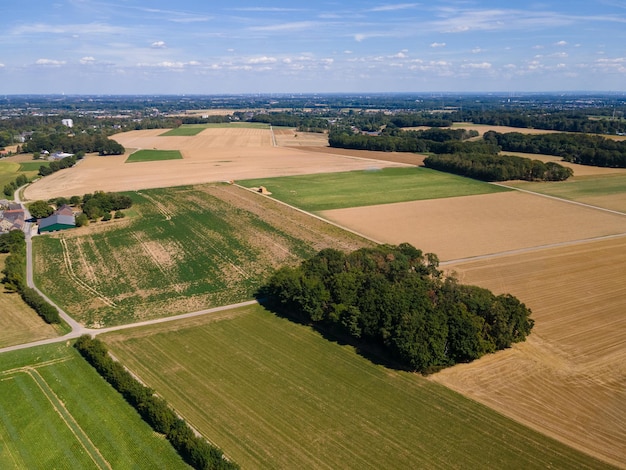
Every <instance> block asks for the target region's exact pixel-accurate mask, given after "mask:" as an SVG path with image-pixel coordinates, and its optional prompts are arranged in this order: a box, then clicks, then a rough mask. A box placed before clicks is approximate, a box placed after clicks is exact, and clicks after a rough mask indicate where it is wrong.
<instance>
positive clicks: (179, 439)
mask: <svg viewBox="0 0 626 470" xmlns="http://www.w3.org/2000/svg"><path fill="white" fill-rule="evenodd" d="M74 346H75V347H76V349H77V350H78V351H79V352H80V354H81V355H82V356H83V357H84V358H85V359H86V360H87V361H88V362H89V363H90V364H91V365H92V366H93V367H94V368H95V369H96V370H97V371H98V373H99V374H100V375H101V376H102V377H104V379H105V380H106V381H107V382H109V383H110V384H111V385H112V386H113V388H115V389H116V390H117V391H118V392H119V393H121V394H122V396H123V397H124V399H125V400H126V401H127V402H128V403H130V404H131V405H132V406H133V407H134V408H135V409H136V410H137V411H138V412H139V414H140V415H141V417H142V418H143V419H144V420H145V421H146V422H147V423H148V424H149V425H150V426H151V427H152V429H154V430H155V431H156V432H158V433H161V434H164V435H165V437H166V438H167V440H168V441H169V442H170V443H171V444H172V446H173V447H174V448H175V449H176V451H177V452H178V453H179V455H180V456H181V457H182V458H183V460H184V461H185V462H187V463H188V464H189V465H191V466H192V467H193V468H196V469H221V470H228V469H236V468H239V466H238V465H237V464H235V463H233V462H230V461H228V460H226V459H225V458H224V454H223V453H222V451H221V450H220V449H219V448H217V447H216V446H214V445H212V444H209V443H208V442H207V441H206V440H205V439H203V438H202V437H199V436H196V435H195V433H194V432H193V430H192V429H191V428H190V427H189V426H188V425H187V423H186V422H185V421H184V420H183V419H182V418H179V417H178V416H177V415H176V413H175V412H174V411H173V410H172V409H171V408H170V407H169V406H168V405H167V402H166V401H165V400H163V399H162V398H159V397H158V396H156V395H155V394H154V390H152V389H150V388H148V387H146V386H144V385H142V384H141V383H140V382H138V381H137V380H136V379H135V378H134V377H133V376H132V375H131V374H130V373H129V372H128V371H127V370H126V369H125V368H124V366H122V365H121V364H120V363H119V362H116V361H114V360H113V359H112V358H111V356H110V355H109V354H108V351H107V348H106V346H105V345H104V343H102V342H101V341H99V340H97V339H95V338H91V336H89V335H84V336H81V337H80V338H78V339H77V340H76V343H75V344H74Z"/></svg>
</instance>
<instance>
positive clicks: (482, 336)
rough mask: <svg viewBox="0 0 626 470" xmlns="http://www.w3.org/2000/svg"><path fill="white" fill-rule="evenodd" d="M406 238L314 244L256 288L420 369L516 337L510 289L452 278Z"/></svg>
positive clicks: (278, 304)
mask: <svg viewBox="0 0 626 470" xmlns="http://www.w3.org/2000/svg"><path fill="white" fill-rule="evenodd" d="M438 265H439V262H438V259H437V257H436V256H435V255H433V254H423V253H422V251H421V250H418V249H416V248H415V247H413V246H411V245H410V244H408V243H404V244H401V245H399V246H390V245H382V246H379V247H376V248H364V249H360V250H357V251H355V252H352V253H350V254H344V253H342V252H340V251H337V250H333V249H325V250H322V251H320V252H319V253H318V254H317V255H315V256H314V257H313V258H311V259H309V260H307V261H304V262H302V263H301V264H300V266H298V267H295V268H293V267H283V268H281V269H279V270H278V271H276V273H275V274H273V275H272V277H271V278H270V279H269V281H268V283H267V284H266V285H265V286H264V287H263V288H262V289H261V290H260V291H259V295H260V296H263V297H264V298H266V299H269V305H270V307H271V308H274V309H275V310H277V311H279V312H281V313H283V314H284V315H286V316H289V317H293V318H295V319H297V320H299V321H302V322H305V323H312V324H314V325H316V326H318V327H320V328H322V329H324V330H325V331H328V332H330V333H332V334H336V335H337V336H338V337H341V338H347V339H348V340H349V341H350V342H352V343H354V344H355V345H357V346H358V347H361V348H364V349H368V350H377V351H383V354H385V355H387V356H389V357H391V358H392V359H393V360H394V361H396V363H397V364H400V365H401V366H402V367H405V368H407V369H410V370H416V371H419V372H422V373H430V372H434V371H437V370H439V369H441V368H443V367H447V366H450V365H453V364H455V363H458V362H468V361H472V360H474V359H476V358H479V357H481V356H482V355H484V354H486V353H490V352H493V351H496V350H498V349H503V348H508V347H509V346H511V344H512V343H515V342H518V341H523V340H524V339H525V338H526V336H527V335H528V334H529V333H530V330H531V328H532V327H533V320H532V319H530V313H531V312H530V310H529V309H528V308H526V306H525V305H524V304H522V303H521V302H520V301H519V300H518V299H516V298H515V297H513V296H511V295H508V294H506V295H498V296H496V295H494V294H493V293H491V292H490V291H488V290H486V289H482V288H479V287H474V286H466V285H461V284H459V283H457V282H456V281H455V280H454V279H453V278H450V277H445V276H444V275H443V273H442V272H441V271H440V270H439V269H438Z"/></svg>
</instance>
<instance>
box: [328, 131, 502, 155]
mask: <svg viewBox="0 0 626 470" xmlns="http://www.w3.org/2000/svg"><path fill="white" fill-rule="evenodd" d="M477 135H478V133H477V132H476V131H467V130H465V129H428V130H422V131H403V130H400V129H397V128H395V129H392V128H390V129H385V130H384V131H383V132H381V133H380V135H376V136H371V135H364V134H360V133H355V132H354V131H352V129H350V128H346V127H335V128H333V129H332V130H331V131H330V133H329V135H328V144H329V145H330V146H331V147H336V148H348V149H355V150H374V151H382V152H432V153H453V152H456V151H458V150H459V149H463V148H466V147H467V148H469V147H471V148H473V149H474V150H475V151H476V149H477V148H478V147H483V146H485V144H484V143H482V142H464V141H466V140H467V139H470V138H472V137H475V136H477ZM494 150H495V148H493V149H492V148H489V149H486V151H494Z"/></svg>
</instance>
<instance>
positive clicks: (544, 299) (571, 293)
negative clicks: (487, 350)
mask: <svg viewBox="0 0 626 470" xmlns="http://www.w3.org/2000/svg"><path fill="white" fill-rule="evenodd" d="M583 220H584V219H583ZM624 266H626V237H624V236H622V237H615V238H609V239H606V240H598V241H593V242H586V243H579V244H573V245H570V246H564V247H558V248H552V249H549V250H539V251H535V252H532V253H525V254H518V255H512V256H505V257H498V258H490V259H484V260H479V261H470V262H464V263H453V264H450V265H446V266H445V267H446V269H447V270H449V271H454V272H456V273H457V277H458V278H459V280H460V281H461V282H463V283H471V284H476V285H479V286H481V287H485V288H488V289H490V290H492V291H494V292H495V293H504V292H508V293H511V294H513V295H515V296H516V297H518V298H519V299H522V300H523V301H524V303H525V304H526V305H527V306H528V307H530V308H531V309H532V311H533V314H532V316H533V318H534V319H535V327H534V329H533V333H532V334H531V335H530V336H529V338H528V340H527V341H526V342H524V343H519V344H516V345H514V346H513V347H512V348H511V349H508V350H505V351H500V352H498V353H496V354H492V355H489V356H485V357H483V358H481V359H479V360H478V361H474V362H473V363H471V364H461V365H457V366H455V367H452V368H449V369H446V370H444V371H441V372H439V373H437V374H435V375H433V376H432V379H433V380H434V381H436V382H438V383H441V384H443V385H445V386H447V387H450V388H452V389H453V390H456V391H458V392H460V393H462V394H464V395H466V396H468V397H469V398H471V399H473V400H476V401H478V402H480V403H483V404H485V405H487V406H489V407H490V408H493V409H495V410H497V411H499V412H501V413H503V414H504V415H506V416H509V417H511V418H513V419H515V420H516V421H519V422H521V423H524V424H526V425H528V426H531V427H532V428H534V429H537V430H538V431H540V432H542V433H544V434H546V435H548V436H552V437H555V438H557V439H559V440H560V441H562V442H565V443H567V444H569V445H571V446H574V447H577V448H579V449H581V450H583V451H585V452H587V453H589V454H591V455H595V456H597V457H599V458H602V459H604V460H606V461H608V462H611V463H613V464H614V465H616V466H618V467H621V468H625V467H626V347H625V346H624V345H626V315H624V312H626V270H624Z"/></svg>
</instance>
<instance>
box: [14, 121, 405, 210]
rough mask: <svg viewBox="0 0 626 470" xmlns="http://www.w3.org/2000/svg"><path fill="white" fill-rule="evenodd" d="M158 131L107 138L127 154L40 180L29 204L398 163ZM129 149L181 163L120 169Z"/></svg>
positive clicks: (267, 133)
mask: <svg viewBox="0 0 626 470" xmlns="http://www.w3.org/2000/svg"><path fill="white" fill-rule="evenodd" d="M162 133H163V129H151V130H144V131H130V132H125V133H122V134H117V135H115V136H112V138H113V139H114V140H116V141H118V142H119V143H120V144H122V145H123V146H124V147H125V148H126V149H127V154H125V155H119V156H106V157H101V156H97V155H87V156H86V157H85V158H84V159H83V160H81V162H80V164H79V165H76V166H75V167H73V168H68V169H66V170H63V171H59V172H56V173H54V174H52V175H49V176H46V177H45V178H42V179H40V180H39V181H37V182H36V183H34V184H32V185H30V186H29V187H28V188H26V190H25V192H24V193H25V194H24V196H25V198H27V199H29V200H37V199H43V200H48V199H50V198H53V197H58V196H65V197H71V196H73V195H77V194H78V195H82V194H86V193H93V192H94V191H95V190H101V191H134V190H138V189H148V188H163V187H169V186H181V185H185V184H201V183H209V182H217V181H232V180H241V179H250V178H266V177H273V176H285V175H301V174H310V173H330V172H336V171H351V170H364V169H367V168H371V167H373V166H376V167H379V168H383V167H399V166H403V164H402V163H396V162H390V161H384V160H380V161H378V160H375V158H376V156H377V155H371V156H370V158H367V157H355V156H350V155H340V154H337V153H333V152H327V153H324V152H311V151H309V150H307V149H304V148H302V149H300V148H288V147H278V146H274V139H273V134H272V131H271V130H270V129H268V128H246V127H241V126H239V127H238V126H230V125H229V127H228V128H224V127H217V128H206V129H204V130H203V131H202V132H201V133H200V134H198V135H196V136H187V137H185V136H178V137H177V136H173V137H171V136H170V137H164V136H160V135H159V134H162ZM133 149H154V150H179V151H180V153H181V154H182V156H183V158H182V159H180V160H166V161H160V162H151V163H150V165H125V164H124V162H125V161H126V159H127V158H128V156H129V155H130V153H132V152H133Z"/></svg>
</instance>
